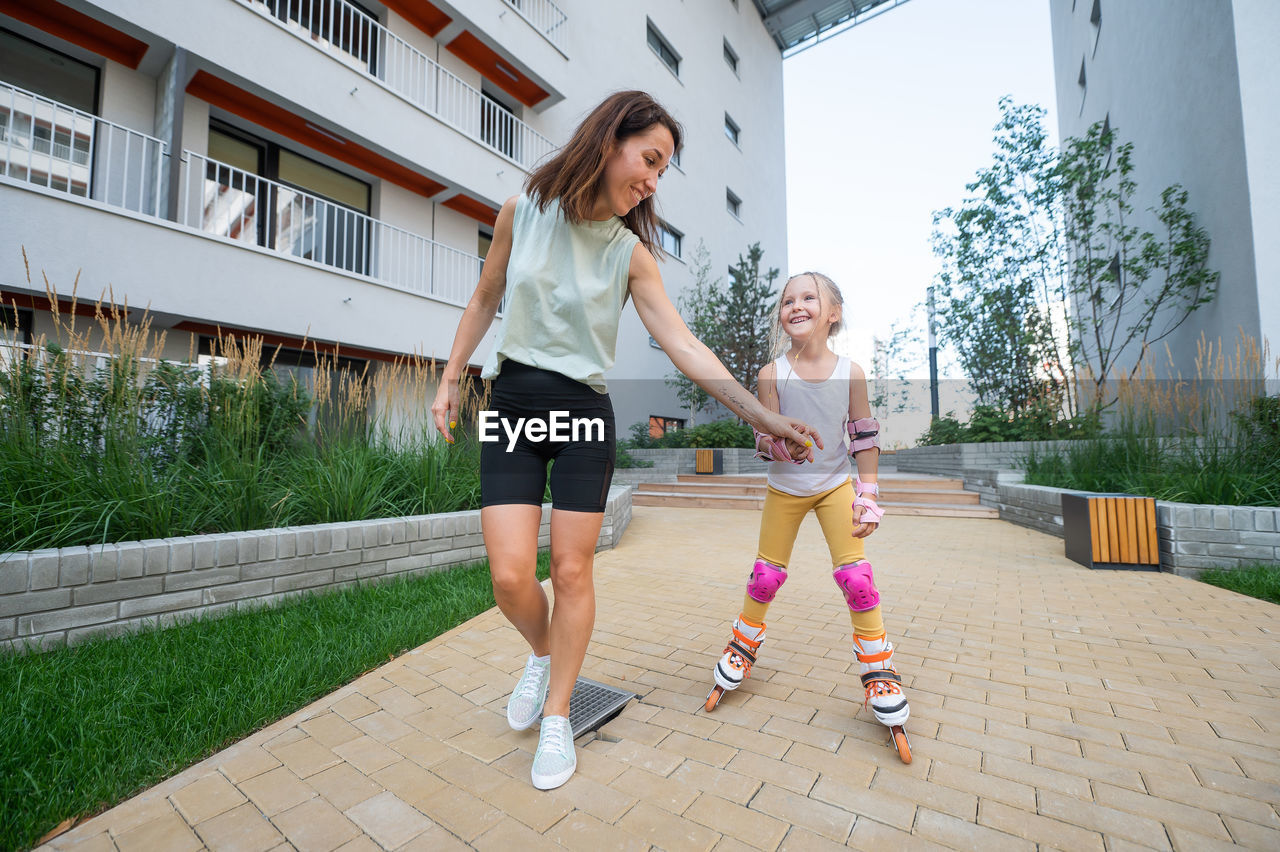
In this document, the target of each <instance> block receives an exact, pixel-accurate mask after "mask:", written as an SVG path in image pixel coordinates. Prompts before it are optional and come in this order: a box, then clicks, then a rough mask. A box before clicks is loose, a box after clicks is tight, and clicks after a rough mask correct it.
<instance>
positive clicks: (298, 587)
mask: <svg viewBox="0 0 1280 852" xmlns="http://www.w3.org/2000/svg"><path fill="white" fill-rule="evenodd" d="M550 521H551V507H550V505H549V504H548V505H544V506H543V507H542V527H541V529H540V530H539V534H538V544H539V546H540V547H544V548H545V547H547V546H549V545H550V541H551V533H550ZM630 522H631V489H630V488H627V487H625V486H615V487H614V488H611V489H610V491H609V501H608V505H607V506H606V508H605V517H604V526H603V527H602V528H601V530H600V538H599V541H598V542H597V544H596V547H597V549H605V548H611V547H613V546H614V545H615V544H617V542H618V540H619V539H620V538H621V537H622V533H623V531H624V530H625V529H626V528H627V525H628V524H629V523H630ZM484 558H485V549H484V543H483V539H482V538H481V535H480V512H479V511H478V510H475V511H469V512H450V513H447V514H439V515H419V516H415V517H408V518H390V519H384V520H376V521H358V522H354V523H343V524H315V525H312V526H303V527H288V528H285V529H274V530H255V531H251V532H233V533H220V534H217V535H199V536H188V537H184V538H166V539H151V540H148V541H131V542H121V543H119V544H107V545H100V546H93V547H61V548H54V549H48V550H33V551H27V552H22V553H6V554H0V649H8V648H21V647H22V645H23V644H24V642H28V641H29V642H32V643H37V644H40V645H52V644H60V643H63V642H66V643H75V642H78V641H82V640H84V639H88V638H93V637H97V636H104V635H114V634H119V633H123V632H127V631H129V630H133V629H137V628H139V627H142V626H144V625H154V624H157V623H158V624H160V625H169V624H173V623H174V622H176V621H178V620H179V619H184V618H191V617H195V616H202V615H213V614H217V613H219V612H225V611H227V610H232V609H236V608H238V607H242V606H245V605H246V604H252V605H260V604H265V603H275V602H278V601H281V600H284V599H286V598H289V597H291V596H293V595H298V594H301V593H303V592H305V591H311V590H322V589H335V588H339V587H342V586H347V585H350V584H352V583H355V582H357V581H360V580H369V581H377V580H380V579H385V578H390V577H396V576H401V575H406V576H408V575H415V574H425V573H429V572H431V571H439V570H443V569H446V568H449V567H452V566H456V565H462V564H466V563H470V562H476V561H478V560H481V559H484Z"/></svg>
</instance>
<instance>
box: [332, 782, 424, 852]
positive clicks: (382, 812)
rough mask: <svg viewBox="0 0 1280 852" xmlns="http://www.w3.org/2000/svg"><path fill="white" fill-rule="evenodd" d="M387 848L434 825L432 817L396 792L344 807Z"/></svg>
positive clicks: (351, 816) (406, 840)
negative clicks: (398, 795)
mask: <svg viewBox="0 0 1280 852" xmlns="http://www.w3.org/2000/svg"><path fill="white" fill-rule="evenodd" d="M344 814H345V815H346V817H347V819H349V820H351V822H353V823H355V825H356V826H358V827H359V828H360V830H361V831H363V832H364V833H365V834H367V835H369V836H370V837H372V838H373V839H374V840H375V841H377V842H378V844H379V845H381V846H382V847H383V848H386V849H395V848H396V847H398V846H402V845H404V844H405V843H408V842H409V841H410V840H412V839H413V838H414V837H416V836H418V835H419V834H421V833H422V832H424V831H426V830H427V829H428V828H430V827H431V820H430V819H428V818H427V817H426V816H424V815H423V814H422V813H421V812H419V811H418V810H417V809H415V808H414V807H412V806H411V805H409V804H408V803H406V802H404V801H403V800H401V799H400V798H398V797H397V796H396V795H395V794H394V793H390V792H387V793H379V794H378V795H376V796H374V797H373V798H371V799H366V800H364V801H363V802H361V803H360V804H358V805H355V806H353V807H350V808H347V810H346V811H344Z"/></svg>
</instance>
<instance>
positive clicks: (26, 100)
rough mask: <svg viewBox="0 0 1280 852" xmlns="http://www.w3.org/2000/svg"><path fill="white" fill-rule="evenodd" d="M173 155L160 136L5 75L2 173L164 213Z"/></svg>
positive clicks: (0, 101)
mask: <svg viewBox="0 0 1280 852" xmlns="http://www.w3.org/2000/svg"><path fill="white" fill-rule="evenodd" d="M166 155H167V151H166V148H165V144H164V142H162V141H160V140H159V139H156V138H155V137H153V136H148V135H147V134H145V133H139V132H138V131H136V130H130V129H129V128H127V127H123V126H121V125H119V124H115V123H114V122H110V121H107V120H106V119H103V118H99V117H98V116H96V115H90V114H89V113H87V112H82V111H81V110H78V109H75V108H74V107H70V106H67V105H66V104H63V103H59V102H58V101H55V100H50V99H49V98H46V97H43V96H41V95H37V94H35V93H34V92H29V91H27V90H26V89H22V88H19V87H17V86H14V85H11V84H9V83H5V82H3V81H0V175H4V176H6V177H10V178H15V179H17V180H21V181H26V182H28V183H33V184H36V185H38V186H44V187H48V188H50V189H53V190H55V191H58V192H63V193H66V194H67V195H73V196H77V197H80V198H89V199H92V200H94V201H100V202H102V203H103V204H107V205H110V206H112V207H119V208H123V209H125V210H130V211H132V212H134V213H141V214H143V215H146V216H157V217H158V216H160V215H161V206H162V204H163V201H162V191H161V188H162V184H161V182H162V180H163V172H164V168H163V167H164V162H165V156H166Z"/></svg>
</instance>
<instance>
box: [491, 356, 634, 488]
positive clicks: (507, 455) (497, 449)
mask: <svg viewBox="0 0 1280 852" xmlns="http://www.w3.org/2000/svg"><path fill="white" fill-rule="evenodd" d="M479 427H480V438H481V444H480V503H481V505H482V506H501V505H504V504H510V503H525V504H529V505H533V506H541V505H542V496H543V494H544V492H545V491H546V485H547V463H548V462H554V464H552V465H551V505H552V507H553V508H556V509H564V510H567V511H570V512H603V511H604V507H605V502H606V501H607V500H608V497H609V484H610V483H611V482H612V481H613V466H614V461H615V458H616V431H615V426H614V422H613V403H612V402H611V401H610V399H609V395H608V394H602V393H598V392H596V391H595V390H593V389H592V388H591V387H590V386H589V385H585V384H583V383H582V382H579V381H576V380H574V379H571V378H569V377H568V376H564V375H562V374H560V373H555V372H552V371H550V370H542V369H539V368H537V367H530V366H529V365H527V364H521V363H519V362H518V361H511V360H507V361H504V362H503V363H502V368H501V372H500V373H499V374H498V377H497V378H496V379H494V382H493V393H492V396H491V397H490V402H489V407H488V409H487V410H485V411H482V412H481V413H480V421H479Z"/></svg>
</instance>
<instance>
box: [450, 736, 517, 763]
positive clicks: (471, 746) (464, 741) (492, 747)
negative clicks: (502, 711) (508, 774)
mask: <svg viewBox="0 0 1280 852" xmlns="http://www.w3.org/2000/svg"><path fill="white" fill-rule="evenodd" d="M445 745H447V746H449V747H450V748H453V749H456V750H458V751H460V752H463V753H464V754H468V755H471V756H472V757H474V758H476V759H477V760H479V761H481V762H483V763H493V762H494V761H495V760H497V759H498V758H500V757H502V756H503V755H504V754H507V753H508V752H509V751H511V749H512V746H511V745H510V743H508V742H505V741H503V740H500V739H494V738H493V737H491V736H489V735H487V734H483V733H481V732H480V731H477V730H474V729H472V730H469V731H463V732H462V733H460V734H456V735H455V736H452V737H450V738H449V739H447V740H445Z"/></svg>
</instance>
